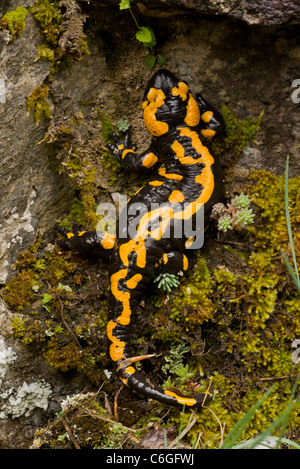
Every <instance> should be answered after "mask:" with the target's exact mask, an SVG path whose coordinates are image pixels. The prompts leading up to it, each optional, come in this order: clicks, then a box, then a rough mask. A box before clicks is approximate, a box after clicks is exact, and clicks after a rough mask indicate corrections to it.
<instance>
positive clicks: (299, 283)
mask: <svg viewBox="0 0 300 469" xmlns="http://www.w3.org/2000/svg"><path fill="white" fill-rule="evenodd" d="M285 216H286V224H287V229H288V235H289V241H290V245H291V252H292V257H293V263H294V269H295V271H294V270H293V267H292V266H291V264H290V262H289V260H288V258H287V256H286V254H285V253H284V252H283V251H282V249H281V254H282V256H283V259H284V262H285V264H286V266H287V269H288V271H289V274H290V276H291V278H292V280H293V282H294V283H295V285H296V288H297V290H298V291H299V293H300V279H299V272H298V266H297V261H296V254H295V248H294V241H293V234H292V228H291V221H290V213H289V157H287V159H286V168H285Z"/></svg>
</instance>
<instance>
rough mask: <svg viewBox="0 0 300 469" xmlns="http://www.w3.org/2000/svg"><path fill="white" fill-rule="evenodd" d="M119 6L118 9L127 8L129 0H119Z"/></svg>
mask: <svg viewBox="0 0 300 469" xmlns="http://www.w3.org/2000/svg"><path fill="white" fill-rule="evenodd" d="M119 8H120V10H128V8H130V0H121V1H120V5H119Z"/></svg>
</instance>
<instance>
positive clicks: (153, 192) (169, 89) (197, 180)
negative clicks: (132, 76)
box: [60, 69, 224, 406]
mask: <svg viewBox="0 0 300 469" xmlns="http://www.w3.org/2000/svg"><path fill="white" fill-rule="evenodd" d="M142 109H143V118H144V123H145V125H146V127H147V129H148V131H149V132H150V134H151V135H152V140H151V144H150V146H149V148H148V149H147V150H146V151H144V152H143V153H141V154H137V153H136V148H135V146H134V145H132V144H131V139H130V135H129V132H127V133H126V134H125V136H124V138H123V139H120V138H118V137H117V136H116V135H114V144H111V145H110V149H111V150H112V151H113V153H114V155H115V156H116V158H118V160H119V161H121V162H122V164H123V165H124V168H125V170H127V171H134V172H140V173H141V172H144V171H147V170H149V168H151V169H152V171H151V175H152V176H153V174H155V177H153V179H152V180H151V181H150V182H148V183H147V184H146V185H145V186H143V187H142V188H141V189H139V190H138V191H137V192H136V194H135V195H134V196H133V197H132V198H131V199H130V200H129V201H128V202H127V206H126V207H125V209H124V210H126V216H127V227H128V226H130V224H132V225H134V226H135V230H131V231H133V233H131V234H130V235H129V234H128V233H125V234H124V233H123V232H122V233H120V232H118V236H117V237H114V236H113V235H111V234H108V233H107V232H104V233H98V232H91V231H83V232H80V233H77V234H74V233H66V232H65V233H64V234H65V235H66V236H65V238H64V239H63V240H61V241H60V244H61V246H62V247H63V248H65V249H69V250H75V251H77V252H81V253H84V252H89V253H91V252H93V253H94V254H95V255H101V254H102V253H106V254H107V255H108V254H109V256H110V257H109V265H110V267H109V275H110V285H111V295H110V306H109V320H108V324H107V337H108V339H109V342H110V346H109V355H110V357H111V359H112V361H113V362H114V363H115V365H116V370H117V373H118V375H119V377H120V379H121V380H122V381H123V383H125V384H126V385H128V386H129V387H130V388H133V389H135V390H136V391H138V392H140V393H142V394H143V395H144V396H146V397H148V398H151V399H155V400H157V401H160V402H163V403H165V404H170V405H177V406H182V405H187V406H194V405H197V404H200V405H201V404H202V402H203V400H204V399H205V398H206V395H205V394H196V395H193V396H183V395H180V394H179V392H177V391H174V390H168V389H162V388H160V387H158V386H157V385H155V384H152V383H149V382H148V380H147V379H146V378H145V377H144V375H143V374H142V373H141V372H139V371H138V370H137V369H136V368H135V365H134V363H135V362H137V361H139V360H142V359H144V358H148V357H149V355H146V356H138V357H136V356H134V355H133V354H132V351H131V344H130V342H131V336H132V334H133V329H134V312H135V311H136V309H137V306H138V304H139V302H140V301H141V299H142V298H143V296H144V295H146V294H147V291H148V290H149V286H150V285H151V282H153V280H154V279H155V278H156V277H157V275H158V274H159V273H160V272H163V271H164V272H168V273H173V274H174V273H175V274H177V273H178V272H186V271H187V269H188V268H189V267H190V265H189V257H191V256H190V255H189V254H190V253H191V251H192V249H191V247H192V244H193V242H194V241H195V238H193V236H190V233H189V230H186V229H182V227H181V228H179V225H182V224H184V223H186V224H187V225H188V226H190V227H192V226H193V222H194V220H195V219H196V216H197V214H198V212H199V211H200V210H202V212H203V213H204V217H203V220H204V221H205V223H203V224H202V231H203V230H204V228H205V224H206V223H207V222H208V219H209V215H210V211H211V207H212V205H213V204H215V203H217V202H218V201H220V200H221V199H222V198H223V196H224V176H223V172H222V170H221V167H220V163H219V161H218V159H217V158H216V157H215V156H213V155H212V153H211V151H210V150H209V140H210V139H211V138H213V137H214V136H216V135H220V134H221V133H223V131H224V122H223V119H222V117H221V115H220V113H219V112H217V111H216V110H215V109H214V108H213V107H212V106H210V105H209V104H208V103H207V101H206V100H205V99H204V98H203V97H202V96H201V95H200V94H197V95H196V96H195V97H193V95H192V93H191V91H190V89H189V86H188V84H187V83H186V82H185V81H181V80H178V79H177V78H176V77H175V76H174V75H173V73H171V72H170V71H168V70H164V69H162V70H158V71H157V72H156V73H155V74H154V75H153V77H152V78H151V79H150V81H149V82H148V84H147V86H146V90H145V95H144V99H143V103H142ZM203 141H205V144H204V143H203ZM154 170H156V171H154ZM139 207H140V214H139V217H138V221H137V215H136V214H137V208H139ZM133 208H134V210H133ZM131 213H133V215H131ZM188 222H189V223H190V224H189V223H188ZM125 231H126V230H125ZM128 231H130V230H128ZM190 232H192V229H190ZM178 233H179V235H178ZM189 248H190V249H189ZM151 356H152V355H151Z"/></svg>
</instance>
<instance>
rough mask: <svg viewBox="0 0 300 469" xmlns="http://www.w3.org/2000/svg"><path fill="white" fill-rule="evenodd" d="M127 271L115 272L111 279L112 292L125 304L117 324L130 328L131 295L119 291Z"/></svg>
mask: <svg viewBox="0 0 300 469" xmlns="http://www.w3.org/2000/svg"><path fill="white" fill-rule="evenodd" d="M127 272H128V270H127V269H121V270H119V271H118V272H115V273H114V274H113V275H112V276H111V277H110V287H111V292H112V294H113V295H114V297H115V298H116V299H117V300H118V301H120V302H121V303H122V304H123V311H122V313H121V314H120V316H118V318H117V323H118V324H122V326H128V324H129V323H130V316H131V308H130V303H129V300H130V293H129V292H123V291H122V290H119V289H118V286H119V280H120V279H125V278H126V275H127Z"/></svg>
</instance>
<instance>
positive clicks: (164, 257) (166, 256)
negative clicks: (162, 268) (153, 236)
mask: <svg viewBox="0 0 300 469" xmlns="http://www.w3.org/2000/svg"><path fill="white" fill-rule="evenodd" d="M162 260H163V263H164V264H167V262H168V260H169V259H168V255H167V254H166V253H164V254H163V255H162Z"/></svg>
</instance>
